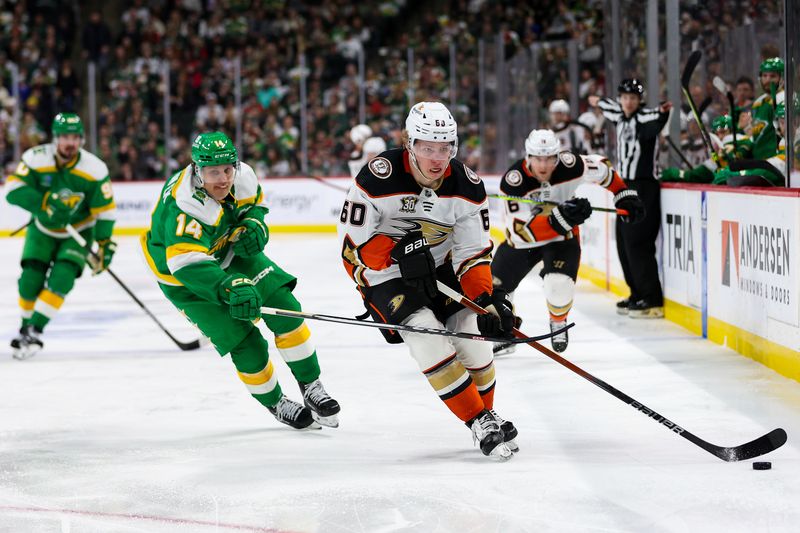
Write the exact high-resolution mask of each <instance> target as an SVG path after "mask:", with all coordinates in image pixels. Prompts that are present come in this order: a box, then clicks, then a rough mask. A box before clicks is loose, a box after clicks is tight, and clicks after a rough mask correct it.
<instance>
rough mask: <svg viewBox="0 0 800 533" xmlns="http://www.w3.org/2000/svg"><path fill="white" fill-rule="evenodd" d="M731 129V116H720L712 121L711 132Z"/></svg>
mask: <svg viewBox="0 0 800 533" xmlns="http://www.w3.org/2000/svg"><path fill="white" fill-rule="evenodd" d="M729 129H731V116H730V115H720V116H718V117H717V118H715V119H714V120H712V121H711V131H714V132H716V131H719V130H729Z"/></svg>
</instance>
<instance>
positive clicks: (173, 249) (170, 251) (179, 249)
mask: <svg viewBox="0 0 800 533" xmlns="http://www.w3.org/2000/svg"><path fill="white" fill-rule="evenodd" d="M189 252H200V253H204V254H207V253H208V248H206V247H205V246H201V245H199V244H191V243H188V242H181V243H178V244H173V245H172V246H168V247H167V261H169V260H170V259H172V258H173V257H175V256H177V255H181V254H188V253H189Z"/></svg>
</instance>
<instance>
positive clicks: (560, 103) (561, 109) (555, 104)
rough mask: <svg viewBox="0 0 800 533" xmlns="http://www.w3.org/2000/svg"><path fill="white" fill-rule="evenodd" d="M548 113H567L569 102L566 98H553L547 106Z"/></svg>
mask: <svg viewBox="0 0 800 533" xmlns="http://www.w3.org/2000/svg"><path fill="white" fill-rule="evenodd" d="M547 111H548V112H549V113H566V114H567V115H569V104H568V103H567V101H566V100H561V99H558V100H553V101H552V102H550V107H548V108H547Z"/></svg>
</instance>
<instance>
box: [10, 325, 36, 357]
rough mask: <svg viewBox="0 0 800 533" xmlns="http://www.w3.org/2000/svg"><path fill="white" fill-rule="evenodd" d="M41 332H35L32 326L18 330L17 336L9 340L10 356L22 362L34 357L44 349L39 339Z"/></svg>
mask: <svg viewBox="0 0 800 533" xmlns="http://www.w3.org/2000/svg"><path fill="white" fill-rule="evenodd" d="M41 334H42V332H41V331H37V330H36V329H34V327H33V326H31V325H28V326H23V327H22V328H20V330H19V336H18V337H16V338H14V339H12V340H11V350H12V352H11V356H12V357H13V358H14V359H17V360H19V361H22V360H23V359H28V358H30V357H33V356H34V355H36V354H37V353H38V352H39V350H41V349H42V348H43V347H44V343H43V342H42V339H40V338H39V335H41Z"/></svg>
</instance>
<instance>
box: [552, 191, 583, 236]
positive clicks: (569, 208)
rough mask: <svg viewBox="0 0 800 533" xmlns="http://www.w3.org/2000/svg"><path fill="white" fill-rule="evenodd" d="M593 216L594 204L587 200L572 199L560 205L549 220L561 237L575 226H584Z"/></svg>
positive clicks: (554, 209)
mask: <svg viewBox="0 0 800 533" xmlns="http://www.w3.org/2000/svg"><path fill="white" fill-rule="evenodd" d="M591 215H592V204H590V203H589V200H587V199H586V198H572V199H571V200H567V201H566V202H563V203H561V204H558V205H557V206H556V207H555V208H553V210H552V211H551V212H550V216H549V217H548V218H547V220H548V222H550V226H552V227H553V229H554V230H556V231H557V232H558V233H560V234H561V235H566V234H567V233H569V232H570V231H572V228H573V227H574V226H579V225H580V224H583V223H584V221H585V220H586V219H587V218H589V217H590V216H591Z"/></svg>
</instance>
